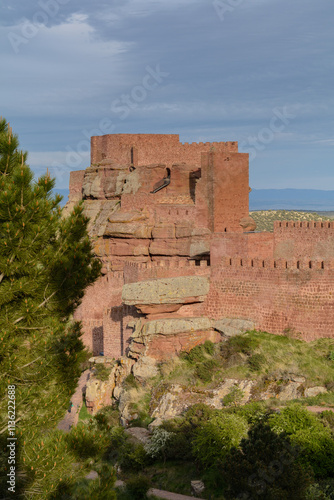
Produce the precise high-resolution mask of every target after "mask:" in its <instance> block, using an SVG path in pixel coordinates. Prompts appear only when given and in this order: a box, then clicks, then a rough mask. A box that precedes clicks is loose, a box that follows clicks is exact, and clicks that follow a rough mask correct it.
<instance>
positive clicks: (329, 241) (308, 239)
mask: <svg viewBox="0 0 334 500" xmlns="http://www.w3.org/2000/svg"><path fill="white" fill-rule="evenodd" d="M274 245H275V248H274V257H275V258H281V257H283V258H285V259H291V258H296V259H299V258H303V257H305V258H308V259H323V260H327V259H334V222H330V221H323V222H321V221H298V222H297V221H296V222H292V221H282V222H275V223H274Z"/></svg>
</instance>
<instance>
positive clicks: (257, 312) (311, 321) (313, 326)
mask: <svg viewBox="0 0 334 500" xmlns="http://www.w3.org/2000/svg"><path fill="white" fill-rule="evenodd" d="M309 265H310V263H309V261H303V262H302V261H300V262H299V264H298V262H297V260H293V261H285V260H278V261H274V260H273V259H265V260H262V259H249V258H246V259H240V258H234V259H233V258H232V259H228V258H226V259H225V260H224V262H223V263H222V266H221V267H220V268H214V269H213V272H212V276H211V287H210V292H209V295H208V298H207V301H206V313H207V315H208V316H210V317H212V318H215V319H218V318H221V317H229V318H244V319H249V320H253V321H254V322H255V324H256V327H257V328H259V329H261V330H265V331H268V332H270V333H283V330H284V329H287V328H289V329H291V330H293V331H295V332H301V333H302V338H303V339H304V340H313V339H316V338H319V337H332V338H334V321H333V318H334V293H333V282H334V261H328V262H327V261H326V262H321V261H319V262H312V263H311V266H312V267H311V268H310V267H309ZM275 266H276V267H275ZM298 266H299V268H298Z"/></svg>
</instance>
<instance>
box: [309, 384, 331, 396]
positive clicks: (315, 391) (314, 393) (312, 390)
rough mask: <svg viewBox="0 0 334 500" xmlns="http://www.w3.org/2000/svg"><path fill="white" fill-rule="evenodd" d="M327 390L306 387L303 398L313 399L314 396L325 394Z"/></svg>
mask: <svg viewBox="0 0 334 500" xmlns="http://www.w3.org/2000/svg"><path fill="white" fill-rule="evenodd" d="M326 392H327V389H326V388H325V387H320V386H319V387H308V388H307V389H305V391H304V397H305V398H313V397H314V396H318V394H325V393H326Z"/></svg>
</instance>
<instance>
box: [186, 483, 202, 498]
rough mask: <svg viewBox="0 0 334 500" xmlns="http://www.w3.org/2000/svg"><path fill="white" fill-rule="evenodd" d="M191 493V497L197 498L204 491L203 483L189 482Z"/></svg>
mask: <svg viewBox="0 0 334 500" xmlns="http://www.w3.org/2000/svg"><path fill="white" fill-rule="evenodd" d="M190 487H191V493H192V495H193V496H195V497H198V496H199V495H200V494H201V493H203V491H204V490H205V486H204V483H203V481H199V480H198V481H191V482H190Z"/></svg>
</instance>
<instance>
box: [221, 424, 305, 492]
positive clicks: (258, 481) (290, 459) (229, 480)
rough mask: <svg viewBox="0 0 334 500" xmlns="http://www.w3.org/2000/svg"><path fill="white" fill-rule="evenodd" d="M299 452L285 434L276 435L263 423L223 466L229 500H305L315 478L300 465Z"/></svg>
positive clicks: (232, 451)
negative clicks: (236, 499)
mask: <svg viewBox="0 0 334 500" xmlns="http://www.w3.org/2000/svg"><path fill="white" fill-rule="evenodd" d="M297 458H298V449H297V448H296V447H293V446H291V444H290V442H289V439H288V438H287V436H286V435H285V434H280V435H277V434H276V433H275V432H273V431H272V430H271V429H270V427H268V426H267V425H264V424H262V423H260V424H257V425H255V426H254V427H253V428H252V429H251V430H250V431H249V433H248V438H247V439H242V441H241V443H240V449H236V448H233V449H232V450H231V452H230V453H229V454H228V455H227V457H226V460H225V462H224V465H223V470H222V473H223V474H222V476H223V479H224V480H225V484H226V488H225V490H224V496H225V498H226V499H228V500H230V499H231V500H232V499H233V500H234V499H235V498H252V499H258V500H260V499H261V500H278V499H280V500H291V499H294V500H305V498H306V497H305V495H306V491H307V489H308V487H309V486H310V484H311V482H312V475H311V474H310V473H309V472H308V471H305V470H303V469H302V467H301V466H300V465H299V464H298V463H297V461H296V459H297Z"/></svg>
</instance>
